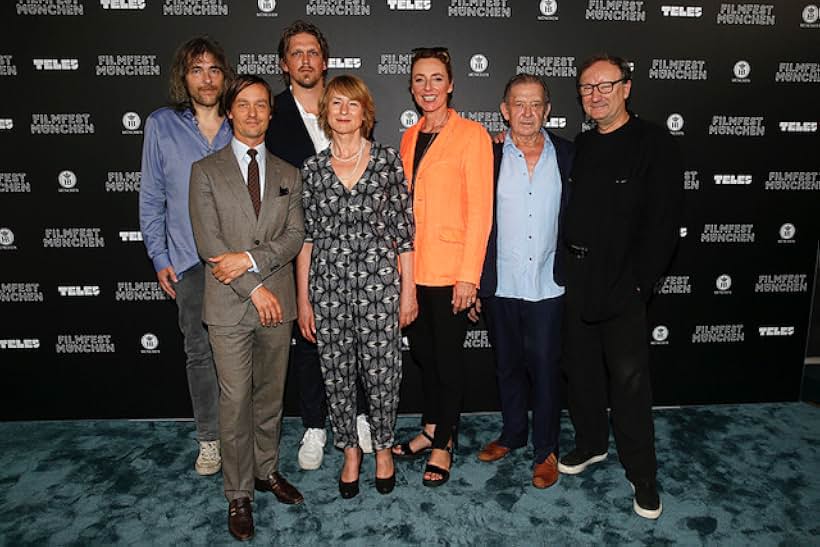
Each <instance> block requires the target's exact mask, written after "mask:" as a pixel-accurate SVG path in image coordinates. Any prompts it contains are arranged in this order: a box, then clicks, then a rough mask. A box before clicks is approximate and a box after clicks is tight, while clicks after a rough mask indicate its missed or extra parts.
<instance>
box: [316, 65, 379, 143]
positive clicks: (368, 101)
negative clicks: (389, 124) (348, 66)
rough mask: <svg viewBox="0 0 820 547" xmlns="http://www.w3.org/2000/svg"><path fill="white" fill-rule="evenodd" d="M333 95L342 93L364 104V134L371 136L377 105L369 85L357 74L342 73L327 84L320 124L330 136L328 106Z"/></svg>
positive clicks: (320, 103)
mask: <svg viewBox="0 0 820 547" xmlns="http://www.w3.org/2000/svg"><path fill="white" fill-rule="evenodd" d="M332 95H342V96H344V97H347V98H348V99H350V100H352V101H358V102H359V103H360V104H361V105H362V136H363V137H364V138H366V139H367V138H370V133H371V132H372V131H373V125H374V124H375V123H376V105H375V104H374V102H373V95H371V94H370V90H369V89H368V88H367V85H366V84H365V83H364V81H362V79H361V78H359V77H357V76H352V75H350V74H342V75H340V76H336V77H335V78H333V79H332V80H330V81H329V82H328V83H327V84H326V85H325V91H324V93H322V98H321V99H320V100H319V126H320V127H321V128H322V130H323V131H324V132H325V134H326V135H327V136H328V137H329V136H330V132H331V129H330V124H328V122H327V107H328V103H329V101H330V97H331V96H332Z"/></svg>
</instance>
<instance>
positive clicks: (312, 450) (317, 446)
mask: <svg viewBox="0 0 820 547" xmlns="http://www.w3.org/2000/svg"><path fill="white" fill-rule="evenodd" d="M326 442H327V433H325V430H324V429H319V428H318V427H311V428H309V429H306V430H305V435H304V436H303V437H302V446H301V447H300V448H299V467H301V468H302V469H304V470H305V471H312V470H314V469H319V467H320V466H321V465H322V458H324V456H325V443H326Z"/></svg>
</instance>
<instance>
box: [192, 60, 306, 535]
mask: <svg viewBox="0 0 820 547" xmlns="http://www.w3.org/2000/svg"><path fill="white" fill-rule="evenodd" d="M223 100H224V103H225V104H224V106H225V111H226V112H227V116H228V119H229V120H230V122H231V126H232V128H233V138H232V139H231V142H230V144H229V145H228V146H226V147H225V148H222V149H221V150H219V151H218V152H216V153H214V154H213V155H211V156H208V157H206V158H204V159H202V160H200V161H198V162H196V163H194V164H193V166H192V168H191V185H190V200H189V201H190V212H191V224H192V226H193V231H194V239H195V240H196V246H197V251H198V252H199V254H200V256H201V257H202V258H203V259H204V260H205V261H206V263H207V264H208V265H209V266H210V270H211V275H206V278H205V297H204V304H203V313H202V315H203V320H204V321H205V323H206V324H207V325H208V333H209V338H210V341H211V346H212V348H213V353H214V361H215V362H216V369H217V376H218V378H219V386H220V389H221V393H220V396H219V421H220V423H219V432H220V438H221V442H222V460H223V465H222V471H223V479H224V489H225V497H226V498H228V501H229V506H228V530H229V531H230V532H231V534H232V535H233V536H234V537H235V538H236V539H239V540H246V539H250V538H251V537H253V533H254V528H253V512H252V509H251V500H252V499H253V491H254V488H255V489H256V490H260V491H269V492H273V494H275V495H276V497H277V498H278V499H279V501H280V502H282V503H290V504H296V503H301V502H302V501H303V500H304V498H303V497H302V495H301V494H300V493H299V492H298V491H297V490H296V488H294V487H293V486H292V485H290V484H289V483H288V482H287V481H286V480H285V479H284V477H282V476H281V475H280V474H279V473H278V472H277V463H278V457H279V433H280V425H281V422H282V396H283V391H284V385H285V376H286V373H287V366H288V351H289V347H290V333H291V328H292V322H293V320H294V319H295V318H296V298H295V293H294V280H293V266H292V261H293V259H294V257H295V256H296V254H297V253H298V252H299V250H300V249H301V248H302V241H303V239H304V214H303V212H302V202H301V198H302V181H301V177H300V175H299V172H298V170H297V169H296V168H294V167H293V166H291V165H289V164H288V163H286V162H284V161H282V160H280V159H279V158H277V157H276V156H273V155H272V154H270V153H269V152H268V151H267V150H266V149H265V143H264V139H265V130H266V129H267V127H268V122H269V121H270V116H271V91H270V87H269V86H268V84H267V83H266V82H265V81H264V80H262V79H261V78H259V77H257V76H240V77H239V78H236V79H235V80H234V81H233V83H232V84H231V85H230V86H229V87H228V89H227V91H226V92H225V95H224V99H223Z"/></svg>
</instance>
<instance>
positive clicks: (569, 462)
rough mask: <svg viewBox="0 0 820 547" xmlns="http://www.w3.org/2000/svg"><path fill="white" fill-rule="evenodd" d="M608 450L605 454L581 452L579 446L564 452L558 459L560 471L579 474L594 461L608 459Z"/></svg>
mask: <svg viewBox="0 0 820 547" xmlns="http://www.w3.org/2000/svg"><path fill="white" fill-rule="evenodd" d="M606 455H607V453H606V451H604V453H603V454H592V453H588V452H581V451H580V450H578V449H577V448H576V449H575V450H573V451H572V452H570V453H569V454H564V455H563V456H561V459H560V460H558V471H560V472H561V473H563V474H564V475H577V474H578V473H580V472H581V471H583V470H584V469H586V468H587V466H589V465H592V464H593V463H598V462H602V461H604V460H605V459H606Z"/></svg>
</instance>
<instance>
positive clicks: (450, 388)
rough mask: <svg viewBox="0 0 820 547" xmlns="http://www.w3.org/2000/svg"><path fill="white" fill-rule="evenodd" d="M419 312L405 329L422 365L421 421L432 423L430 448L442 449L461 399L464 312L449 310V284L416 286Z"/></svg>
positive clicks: (411, 351)
mask: <svg viewBox="0 0 820 547" xmlns="http://www.w3.org/2000/svg"><path fill="white" fill-rule="evenodd" d="M416 297H417V299H418V306H419V315H418V317H417V318H416V320H415V321H414V322H413V324H412V325H411V326H410V328H408V330H407V336H408V338H409V340H410V353H411V355H412V356H413V360H414V361H415V362H416V363H417V364H418V365H419V366H420V367H421V369H422V386H423V388H424V412H423V414H422V422H423V423H425V424H436V434H435V436H434V438H433V448H441V449H444V448H446V446H447V443H448V442H449V441H450V435H451V433H452V431H453V429H454V428H455V427H456V425H457V424H458V419H459V413H460V412H461V405H462V401H463V399H464V380H465V366H464V337H465V336H466V335H467V324H468V321H469V320H468V319H467V312H466V311H462V312H459V313H458V314H455V315H454V314H453V304H452V303H451V300H452V298H453V287H452V286H447V287H426V286H422V285H419V286H417V288H416Z"/></svg>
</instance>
